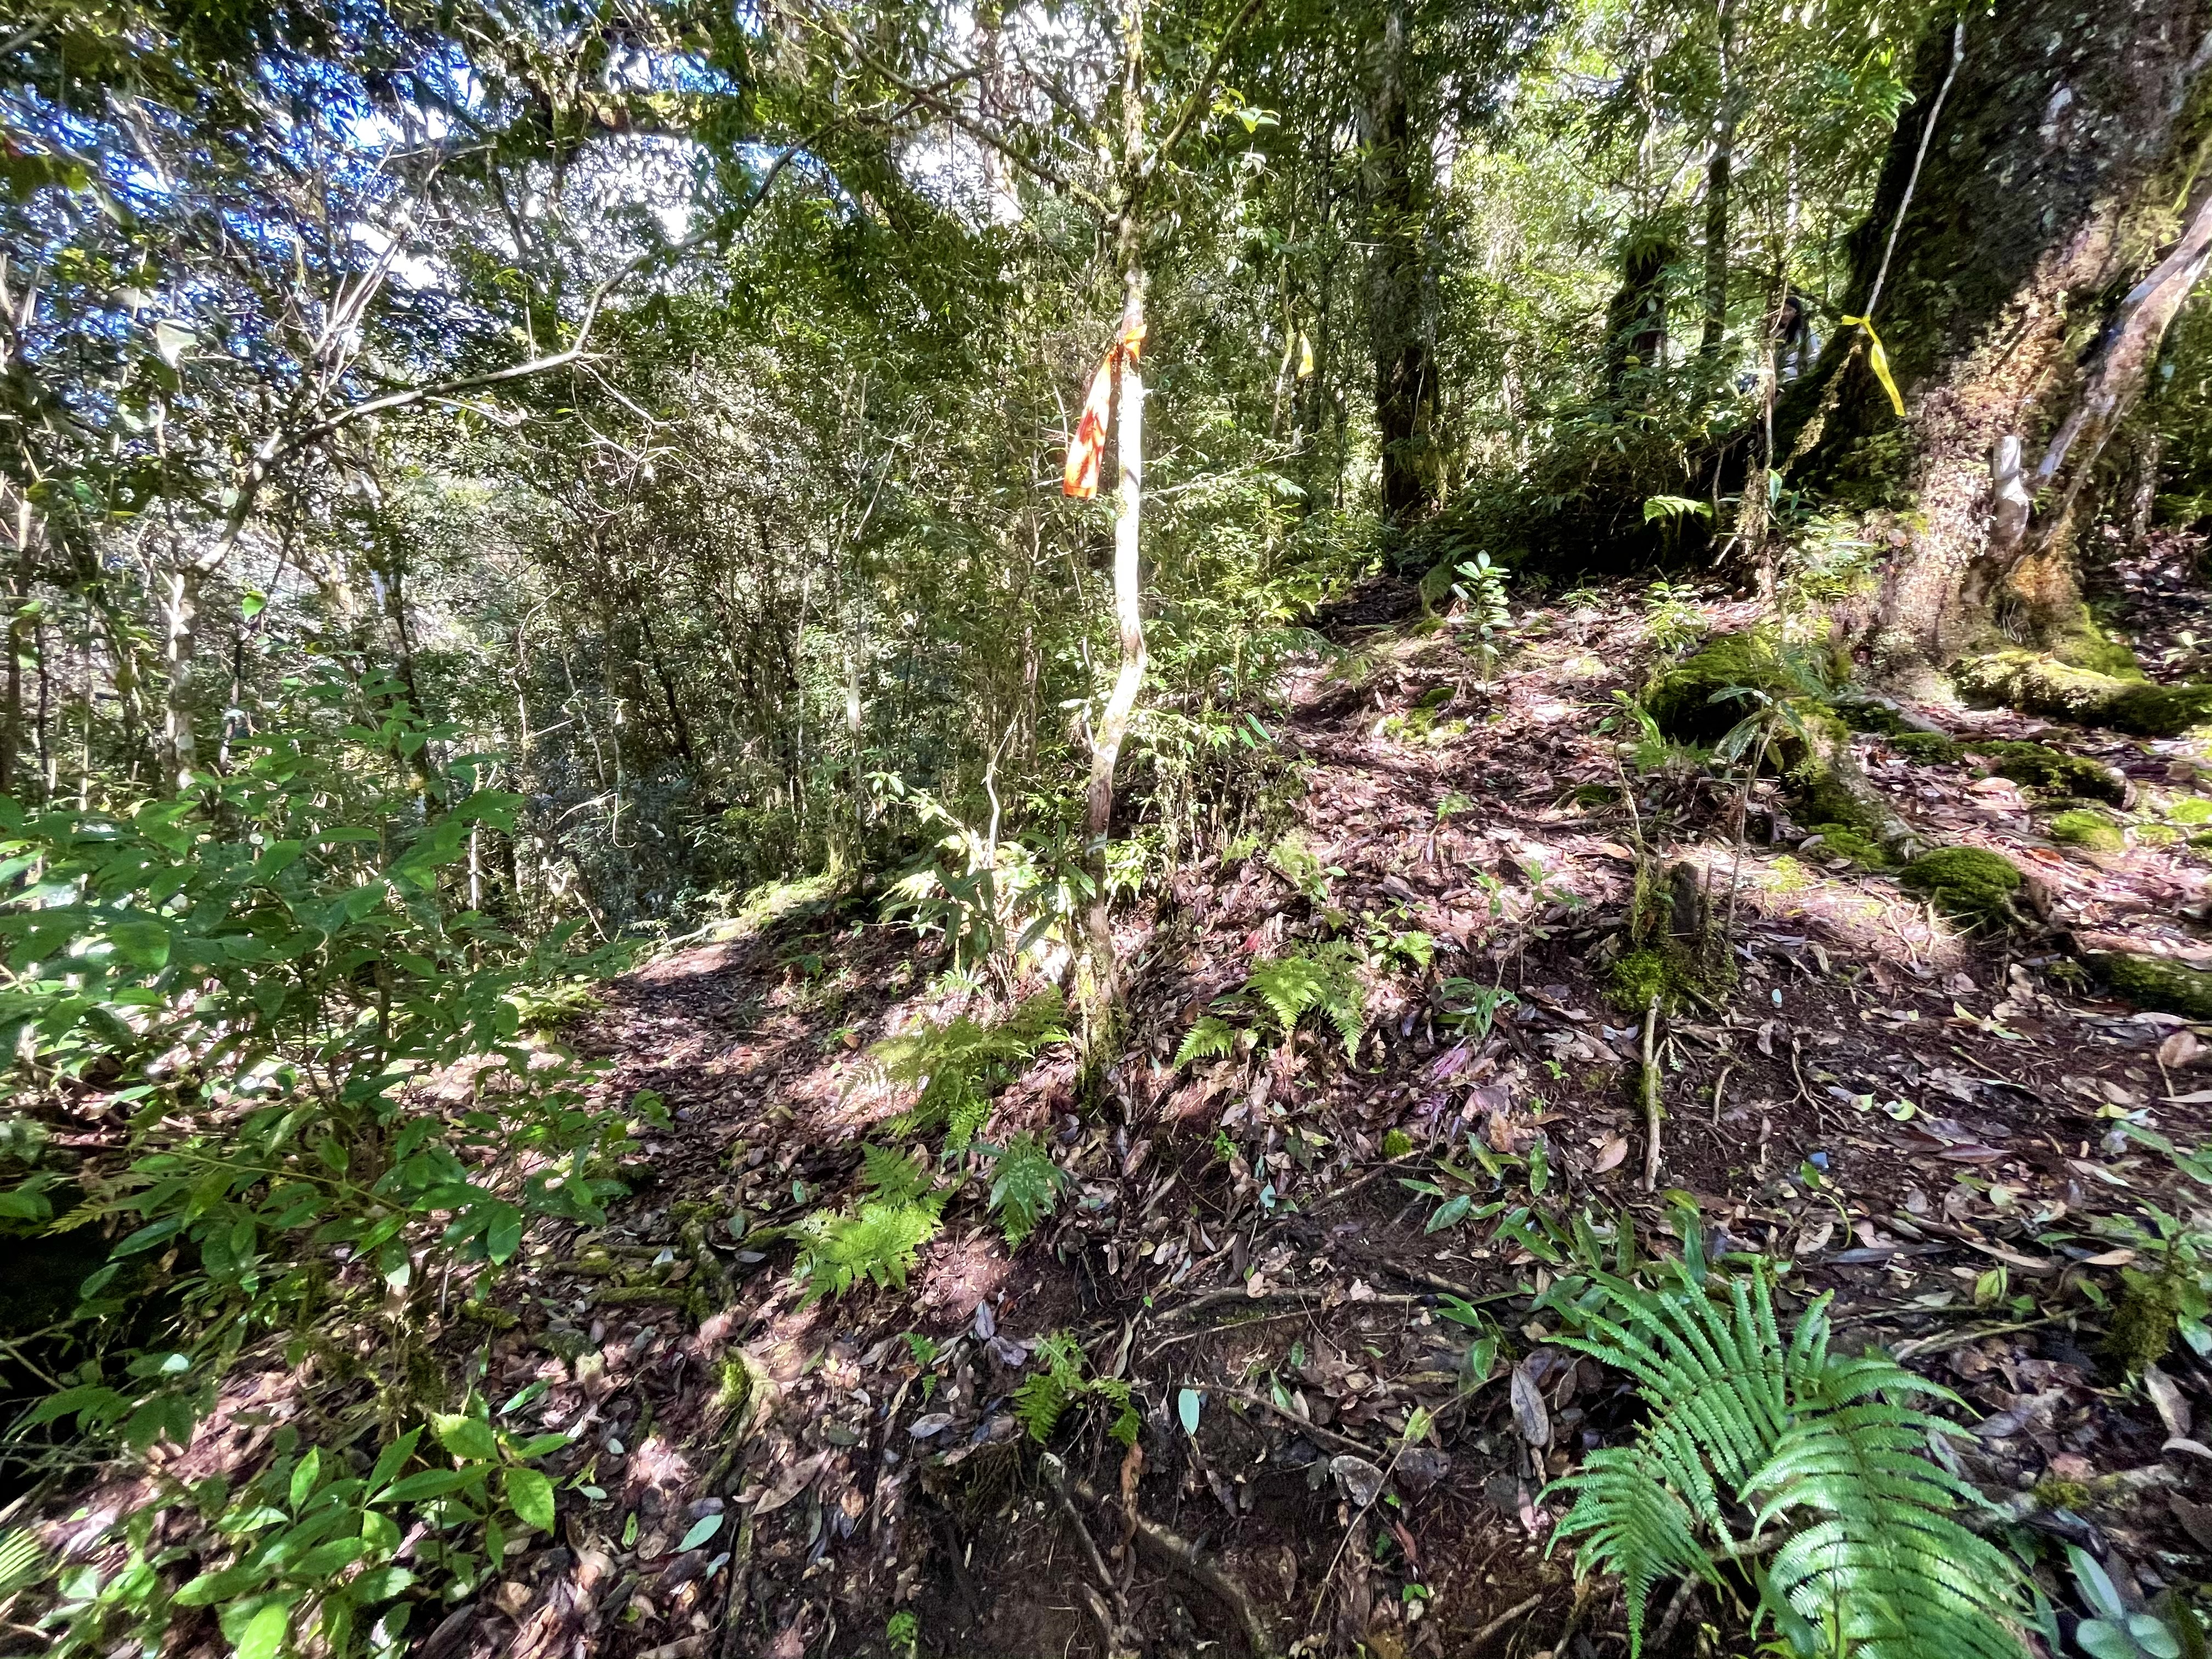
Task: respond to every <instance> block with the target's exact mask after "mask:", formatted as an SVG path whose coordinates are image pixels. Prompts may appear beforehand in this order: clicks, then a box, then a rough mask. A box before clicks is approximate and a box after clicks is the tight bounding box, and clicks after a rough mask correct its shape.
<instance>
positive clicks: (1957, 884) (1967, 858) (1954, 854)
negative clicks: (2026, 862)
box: [1899, 847, 2027, 927]
mask: <svg viewBox="0 0 2212 1659" xmlns="http://www.w3.org/2000/svg"><path fill="white" fill-rule="evenodd" d="M1899 880H1901V881H1902V882H1904V884H1905V885H1906V886H1907V887H1911V888H1913V889H1915V890H1917V891H1920V892H1923V893H1925V894H1927V895H1928V896H1929V897H1930V898H1932V899H1934V900H1935V901H1936V908H1939V909H1941V910H1942V912H1943V913H1944V914H1945V915H1948V916H1951V917H1952V918H1954V920H1956V921H1962V922H1966V923H1967V924H1968V925H1970V926H1982V925H1990V926H1994V927H2005V926H2008V924H2010V923H2012V922H2014V921H2018V920H2019V912H2018V911H2017V910H2015V908H2014V907H2013V895H2014V894H2015V893H2017V892H2019V891H2020V890H2021V888H2022V887H2024V886H2025V885H2027V878H2026V877H2025V876H2023V875H2021V872H2020V869H2019V866H2016V865H2015V864H2014V863H2013V861H2012V860H2010V859H2008V858H2005V857H2003V856H2002V854H1996V853H1991V852H1988V851H1986V850H1984V848H1979V847H1944V848H1938V849H1936V851H1935V852H1933V853H1923V854H1922V855H1921V856H1920V857H1918V858H1917V859H1915V860H1912V862H1911V863H1910V864H1908V865H1907V866H1905V872H1904V873H1903V875H1901V876H1900V877H1899Z"/></svg>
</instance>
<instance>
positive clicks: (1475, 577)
mask: <svg viewBox="0 0 2212 1659" xmlns="http://www.w3.org/2000/svg"><path fill="white" fill-rule="evenodd" d="M1454 574H1455V575H1456V576H1457V577H1458V578H1459V580H1457V581H1455V582H1454V583H1453V584H1452V594H1453V596H1454V597H1455V599H1458V600H1459V602H1460V607H1461V609H1460V623H1461V625H1462V628H1463V629H1466V630H1467V632H1468V633H1470V634H1471V635H1473V636H1474V659H1475V665H1476V670H1477V672H1478V673H1479V674H1480V678H1481V679H1482V682H1483V684H1485V685H1487V684H1489V683H1490V678H1491V674H1492V671H1494V670H1495V669H1496V667H1497V665H1498V656H1499V653H1501V652H1502V651H1503V650H1504V647H1505V644H1506V641H1507V639H1508V638H1509V636H1510V634H1511V632H1512V628H1513V613H1512V611H1510V610H1509V609H1508V608H1507V606H1506V603H1505V574H1506V573H1505V572H1504V570H1503V569H1501V568H1499V567H1498V566H1497V565H1494V564H1492V562H1490V555H1489V554H1487V553H1477V554H1476V555H1475V556H1474V557H1473V558H1472V559H1469V560H1467V561H1466V562H1463V563H1462V564H1461V565H1460V567H1459V568H1458V569H1457V570H1456V571H1455V573H1454Z"/></svg>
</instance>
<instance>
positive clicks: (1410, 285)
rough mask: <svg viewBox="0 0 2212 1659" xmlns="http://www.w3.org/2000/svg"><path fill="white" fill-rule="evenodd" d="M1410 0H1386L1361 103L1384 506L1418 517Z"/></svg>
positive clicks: (1421, 426)
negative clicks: (1409, 60) (1364, 96)
mask: <svg viewBox="0 0 2212 1659" xmlns="http://www.w3.org/2000/svg"><path fill="white" fill-rule="evenodd" d="M1408 13H1409V7H1408V5H1407V0H1383V13H1382V32H1381V33H1380V35H1379V36H1378V37H1377V39H1376V42H1375V45H1374V48H1373V51H1372V53H1371V56H1370V62H1369V64H1368V88H1367V100H1366V104H1365V107H1364V110H1363V111H1362V116H1363V125H1364V131H1363V132H1362V134H1361V137H1362V138H1363V139H1364V141H1365V150H1366V154H1365V156H1364V163H1363V166H1362V167H1361V173H1360V177H1361V183H1362V187H1363V189H1364V192H1365V194H1366V197H1367V204H1366V205H1367V231H1368V236H1369V239H1370V242H1371V244H1372V248H1373V251H1372V252H1370V254H1369V256H1368V265H1367V314H1368V336H1369V342H1370V349H1372V351H1373V353H1374V357H1375V425H1376V440H1377V441H1378V443H1379V444H1380V446H1381V448H1382V464H1383V477H1382V486H1383V517H1384V518H1386V519H1387V520H1389V521H1390V522H1391V523H1392V524H1394V525H1400V526H1403V525H1407V524H1411V523H1412V522H1413V520H1416V519H1418V518H1419V517H1420V515H1421V514H1422V513H1424V512H1425V511H1426V509H1427V508H1428V507H1429V506H1430V504H1431V501H1432V499H1433V497H1434V494H1435V490H1434V485H1433V482H1432V480H1431V477H1430V469H1429V467H1428V466H1427V465H1425V459H1426V458H1425V451H1426V448H1427V442H1428V433H1427V425H1428V418H1427V417H1428V408H1427V405H1428V404H1429V401H1430V398H1431V395H1432V392H1431V385H1430V381H1431V364H1430V362H1429V351H1428V345H1427V336H1426V331H1425V330H1424V329H1423V327H1422V325H1421V298H1422V282H1421V264H1422V260H1421V235H1420V199H1421V191H1420V188H1419V183H1418V176H1417V173H1416V171H1415V161H1416V157H1415V155H1414V149H1415V146H1414V143H1413V109H1412V103H1411V100H1410V98H1409V96H1408V94H1407V57H1408V48H1409V44H1410V43H1409V41H1408V40H1407V36H1408V34H1409V33H1410V32H1411V27H1412V20H1411V18H1410V16H1409V15H1408Z"/></svg>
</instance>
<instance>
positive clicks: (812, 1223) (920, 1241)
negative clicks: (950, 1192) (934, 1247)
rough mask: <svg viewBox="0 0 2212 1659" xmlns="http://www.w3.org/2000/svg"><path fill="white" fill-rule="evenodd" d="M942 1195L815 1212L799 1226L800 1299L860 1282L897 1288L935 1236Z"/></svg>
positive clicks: (843, 1290) (831, 1293)
mask: <svg viewBox="0 0 2212 1659" xmlns="http://www.w3.org/2000/svg"><path fill="white" fill-rule="evenodd" d="M944 1205H945V1194H942V1193H933V1194H929V1195H928V1196H927V1197H924V1198H920V1199H891V1198H866V1199H863V1200H860V1207H859V1208H858V1210H857V1211H855V1212H850V1213H847V1214H835V1213H832V1212H829V1211H826V1210H817V1211H816V1212H814V1213H813V1214H812V1215H811V1216H808V1217H807V1218H806V1219H805V1220H804V1221H802V1222H800V1223H799V1228H798V1231H799V1241H800V1243H799V1259H798V1261H797V1263H796V1264H795V1265H794V1267H793V1273H794V1275H795V1276H796V1277H797V1278H798V1279H799V1284H800V1285H802V1286H803V1287H804V1291H805V1298H804V1299H805V1300H806V1301H808V1302H813V1301H817V1300H819V1299H820V1298H821V1297H825V1296H842V1295H844V1294H845V1293H846V1292H847V1291H849V1290H851V1289H852V1288H853V1287H854V1285H858V1284H860V1282H861V1281H862V1280H864V1279H865V1280H866V1281H868V1282H869V1283H871V1284H873V1285H878V1286H880V1287H882V1288H884V1289H887V1290H899V1289H903V1288H904V1287H905V1285H906V1276H907V1274H908V1273H910V1272H912V1271H913V1269H914V1266H915V1261H917V1260H918V1259H919V1252H920V1251H921V1247H922V1246H923V1245H924V1244H927V1243H928V1242H929V1241H930V1240H931V1239H933V1238H934V1237H936V1236H937V1229H938V1226H939V1216H940V1212H942V1210H943V1208H944Z"/></svg>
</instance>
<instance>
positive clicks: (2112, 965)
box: [2083, 951, 2212, 1020]
mask: <svg viewBox="0 0 2212 1659" xmlns="http://www.w3.org/2000/svg"><path fill="white" fill-rule="evenodd" d="M2083 960H2084V961H2085V962H2087V963H2088V965H2089V969H2090V970H2091V971H2092V972H2093V973H2094V974H2095V975H2097V977H2098V978H2100V979H2101V980H2103V981H2105V983H2106V985H2108V986H2110V987H2112V991H2113V994H2115V995H2118V996H2120V997H2124V998H2125V999H2126V1000H2128V1001H2130V1002H2132V1003H2134V1004H2135V1005H2136V1006H2137V1007H2138V1008H2149V1009H2153V1010H2155V1011H2156V1012H2160V1013H2166V1014H2179V1015H2181V1016H2182V1017H2183V1018H2185V1019H2203V1020H2212V974H2208V973H2206V972H2205V971H2204V970H2203V969H2200V968H2191V967H2190V966H2189V965H2188V964H2187V963H2179V962H2176V961H2174V960H2173V959H2172V957H2154V956H2147V955H2145V954H2143V953H2142V952H2141V951H2091V952H2089V953H2088V954H2087V956H2086V957H2083Z"/></svg>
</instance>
